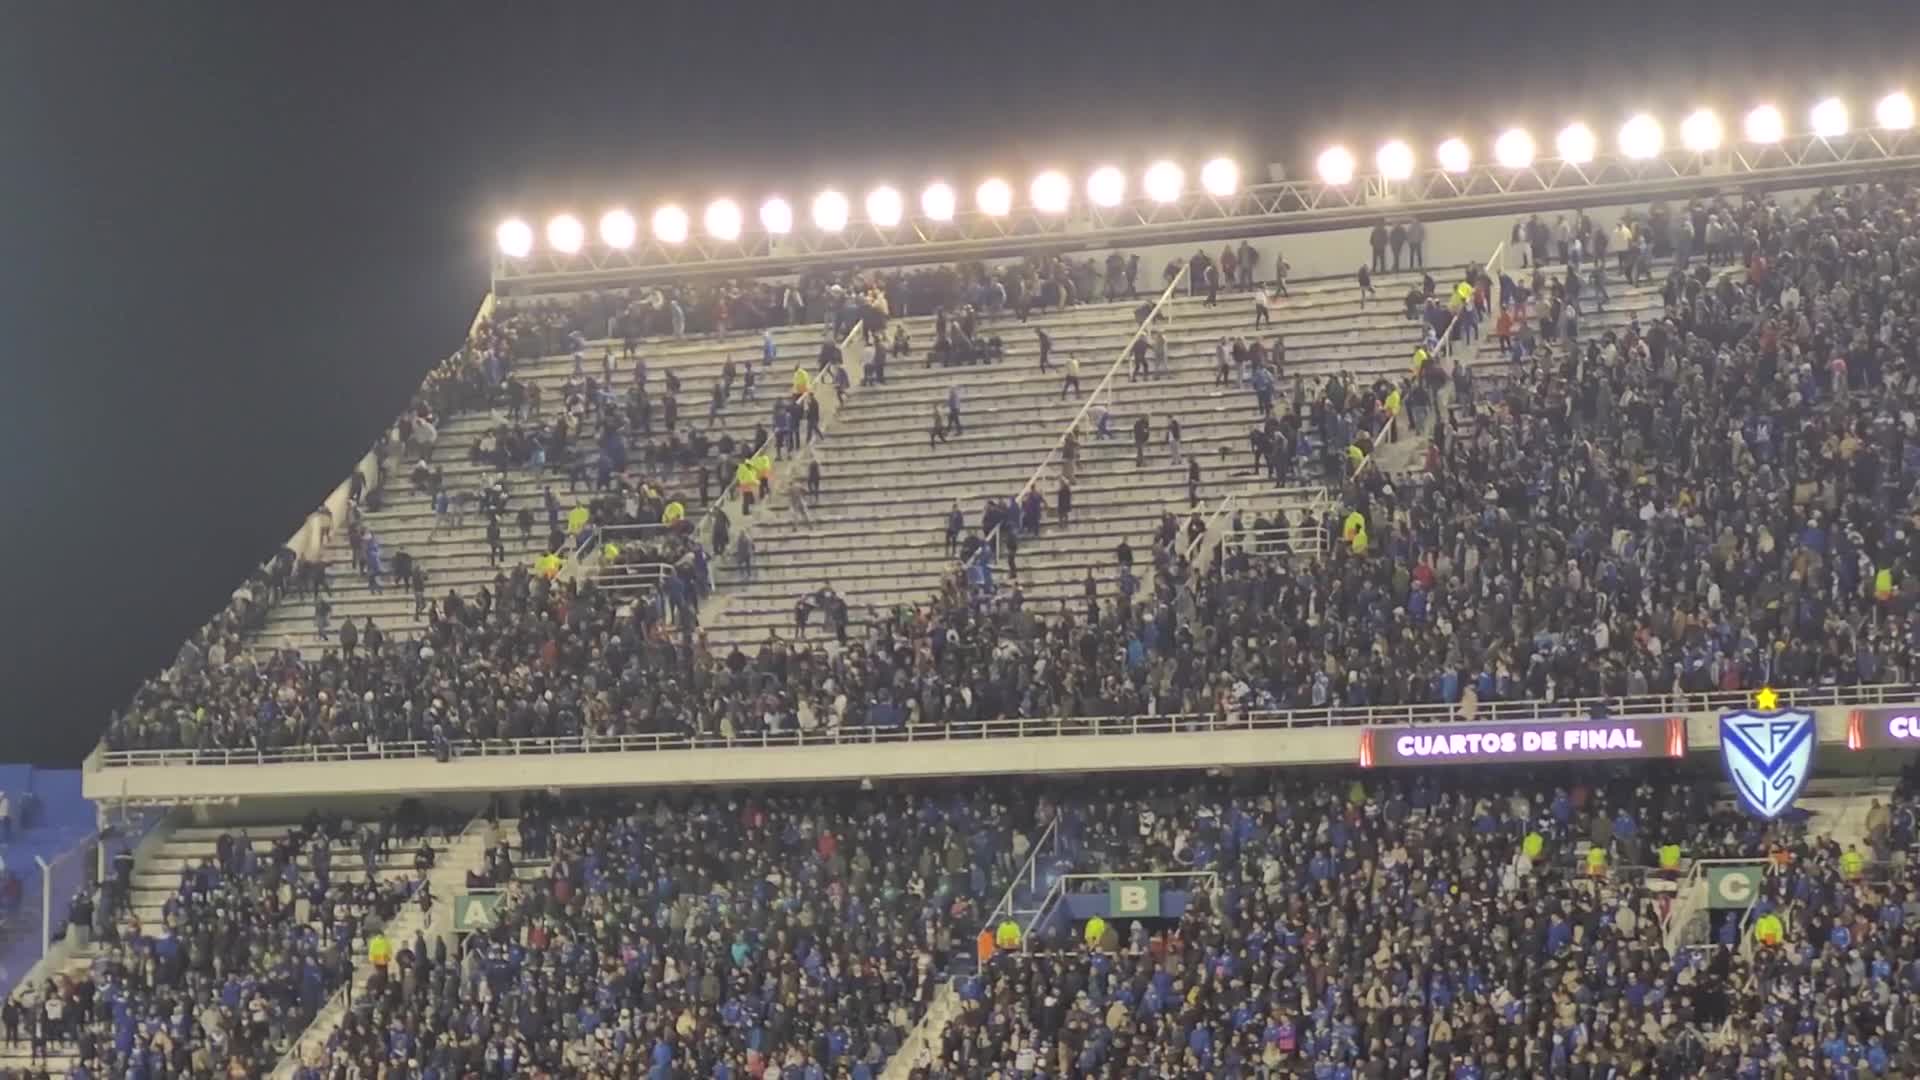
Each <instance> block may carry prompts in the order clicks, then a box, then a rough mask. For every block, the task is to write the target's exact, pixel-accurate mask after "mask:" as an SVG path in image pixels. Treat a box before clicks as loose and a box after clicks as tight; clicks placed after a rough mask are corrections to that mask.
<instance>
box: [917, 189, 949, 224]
mask: <svg viewBox="0 0 1920 1080" xmlns="http://www.w3.org/2000/svg"><path fill="white" fill-rule="evenodd" d="M957 202H958V200H957V199H956V198H955V197H954V194H953V188H952V187H951V186H949V185H947V184H945V183H942V182H941V181H938V180H936V181H934V182H933V183H931V184H928V185H927V188H926V190H925V191H922V192H921V193H920V212H921V213H923V214H925V215H927V217H929V218H931V219H933V220H934V221H952V220H953V208H954V206H955V204H956V203H957Z"/></svg>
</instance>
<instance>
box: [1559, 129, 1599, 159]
mask: <svg viewBox="0 0 1920 1080" xmlns="http://www.w3.org/2000/svg"><path fill="white" fill-rule="evenodd" d="M1553 149H1554V151H1555V152H1556V153H1558V154H1559V155H1560V160H1561V161H1564V162H1566V163H1567V164H1569V165H1585V164H1587V163H1588V162H1590V161H1592V160H1593V155H1595V154H1596V153H1599V151H1600V140H1599V138H1598V137H1596V136H1595V135H1594V133H1593V129H1592V128H1590V127H1588V126H1587V125H1585V124H1582V123H1577V122H1576V123H1572V124H1568V125H1567V126H1566V127H1563V128H1561V129H1560V134H1558V135H1555V136H1554V137H1553Z"/></svg>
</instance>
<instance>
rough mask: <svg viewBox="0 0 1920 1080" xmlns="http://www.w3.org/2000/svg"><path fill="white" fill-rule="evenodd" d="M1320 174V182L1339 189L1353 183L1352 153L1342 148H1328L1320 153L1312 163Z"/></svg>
mask: <svg viewBox="0 0 1920 1080" xmlns="http://www.w3.org/2000/svg"><path fill="white" fill-rule="evenodd" d="M1314 167H1315V168H1317V169H1318V170H1319V172H1320V182H1321V183H1323V184H1329V185H1331V186H1333V187H1340V186H1342V185H1345V184H1349V183H1352V182H1353V151H1351V150H1348V149H1347V148H1346V147H1344V146H1329V147H1327V148H1326V149H1325V150H1322V151H1320V157H1319V158H1318V159H1317V160H1316V161H1315V162H1314Z"/></svg>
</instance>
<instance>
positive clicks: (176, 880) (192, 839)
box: [0, 825, 464, 1076]
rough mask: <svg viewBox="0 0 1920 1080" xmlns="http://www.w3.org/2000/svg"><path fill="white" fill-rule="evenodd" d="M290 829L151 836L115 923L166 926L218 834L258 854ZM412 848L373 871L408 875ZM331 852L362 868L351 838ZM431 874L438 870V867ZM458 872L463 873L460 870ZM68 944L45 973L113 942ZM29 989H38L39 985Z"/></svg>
mask: <svg viewBox="0 0 1920 1080" xmlns="http://www.w3.org/2000/svg"><path fill="white" fill-rule="evenodd" d="M160 828H161V829H163V830H166V829H167V826H165V825H162V826H160ZM288 829H289V827H288V826H254V827H250V828H243V827H238V826H236V827H232V828H220V827H207V826H178V827H174V828H172V829H171V830H168V831H166V832H164V834H163V835H160V836H157V837H155V838H154V842H153V843H152V845H151V846H148V847H146V848H145V851H144V855H143V857H140V858H138V860H137V861H136V862H135V864H134V868H133V877H132V880H131V888H130V890H129V905H128V911H127V912H126V913H124V914H123V915H122V917H121V919H120V923H119V925H120V929H121V932H122V934H123V936H124V935H125V934H126V933H129V932H131V931H132V930H133V928H134V925H135V922H136V921H137V923H138V925H139V927H140V928H141V932H143V933H147V934H153V933H156V932H157V931H158V930H159V928H160V927H162V926H164V925H165V921H166V920H165V917H164V909H165V905H166V902H167V900H168V899H169V898H171V897H172V896H173V895H174V894H175V893H176V892H177V891H178V889H179V887H180V876H181V874H182V872H184V871H185V870H186V869H188V868H189V867H193V866H198V865H199V864H200V862H201V860H203V859H212V858H213V857H214V855H215V853H216V851H217V850H218V842H219V839H220V836H221V834H223V833H232V834H233V835H234V836H235V837H236V838H245V839H246V840H247V841H248V842H249V843H250V844H251V846H252V847H253V849H254V850H255V851H256V852H260V853H263V854H264V853H266V852H269V851H271V850H272V848H273V844H274V842H275V841H276V840H278V839H280V838H281V837H282V836H284V835H285V834H286V833H287V831H288ZM433 846H434V847H435V851H436V854H437V855H438V857H439V858H438V866H446V865H447V864H448V863H450V862H452V861H453V860H450V859H448V858H447V857H446V854H447V851H446V846H445V843H444V842H440V843H436V844H434V845H433ZM415 850H417V848H409V849H405V850H401V849H400V848H398V847H397V846H396V847H393V848H391V849H390V850H389V851H388V852H386V853H385V854H384V855H383V856H382V858H381V859H380V861H379V862H378V863H377V864H376V872H377V873H378V874H379V875H380V876H381V877H383V878H384V877H387V876H389V875H392V874H412V873H413V854H414V851H415ZM332 853H333V866H334V868H335V872H336V873H342V874H352V875H355V876H358V875H359V874H360V873H361V872H362V866H363V864H362V862H361V857H360V853H359V852H358V851H357V850H355V849H354V847H353V845H352V843H351V842H350V841H344V840H343V841H338V842H336V843H335V844H334V845H333V852H332ZM299 861H300V864H301V865H302V866H306V865H308V859H307V856H306V855H304V854H303V855H301V856H300V860H299ZM435 872H436V873H438V867H436V871H435ZM459 873H461V874H464V870H462V871H459ZM434 886H435V889H436V891H437V890H438V889H439V887H440V882H439V881H437V880H436V881H435V882H434ZM306 904H307V901H306V900H304V899H301V900H298V901H297V906H296V909H295V910H296V914H297V917H299V918H301V919H303V920H304V918H305V908H306ZM65 910H66V909H65V907H64V906H63V907H62V908H61V909H60V912H61V913H62V914H64V913H65ZM406 911H407V912H414V911H415V909H414V908H412V907H409V908H407V909H406ZM406 917H407V916H406V914H405V913H403V914H402V916H401V918H402V919H404V918H406ZM397 921H398V920H396V922H397ZM69 933H71V931H69ZM407 936H408V938H409V939H411V937H412V930H410V929H409V930H408V931H407ZM68 944H69V946H70V948H69V949H68V951H67V953H66V957H65V959H64V960H62V961H61V962H60V963H58V964H57V965H56V966H55V967H54V969H53V970H52V971H51V972H47V973H46V974H49V975H55V976H65V977H69V978H80V977H84V976H85V975H86V974H87V972H88V971H89V969H90V968H91V967H92V965H93V961H94V959H95V958H96V957H97V956H99V955H100V953H101V951H102V949H103V948H112V946H102V945H100V944H98V943H94V942H87V941H73V942H69V943H68ZM23 989H28V988H23ZM30 989H31V990H33V991H36V992H37V990H38V987H32V988H30ZM72 1050H73V1044H72V1043H67V1044H65V1045H64V1046H54V1047H51V1048H50V1051H51V1052H50V1055H49V1056H48V1057H47V1058H46V1059H45V1068H46V1069H47V1071H48V1072H49V1073H51V1074H53V1075H56V1076H62V1075H65V1074H66V1073H67V1071H68V1070H70V1069H71V1068H72V1067H73V1066H74V1065H76V1064H78V1059H77V1058H76V1057H75V1056H74V1055H73V1053H72ZM30 1058H31V1054H30V1052H29V1049H28V1046H27V1044H26V1043H25V1042H22V1043H21V1044H20V1045H19V1046H17V1047H11V1048H8V1047H3V1046H0V1076H9V1075H14V1074H16V1073H18V1072H23V1071H26V1070H27V1069H28V1068H29V1067H30V1065H31V1064H32V1062H31V1060H30Z"/></svg>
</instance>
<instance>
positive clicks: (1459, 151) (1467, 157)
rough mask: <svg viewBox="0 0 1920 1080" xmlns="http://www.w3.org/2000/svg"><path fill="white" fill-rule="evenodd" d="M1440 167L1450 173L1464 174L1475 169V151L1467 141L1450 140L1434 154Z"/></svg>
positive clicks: (1441, 145) (1442, 144)
mask: <svg viewBox="0 0 1920 1080" xmlns="http://www.w3.org/2000/svg"><path fill="white" fill-rule="evenodd" d="M1433 156H1434V159H1435V160H1437V161H1439V162H1440V167H1441V168H1442V169H1445V170H1446V171H1448V172H1450V173H1463V172H1466V171H1467V170H1468V169H1470V168H1472V167H1473V149H1472V148H1471V147H1469V146H1468V145H1467V140H1465V139H1448V140H1447V141H1446V142H1443V143H1441V144H1440V148H1439V149H1437V150H1435V151H1434V152H1433Z"/></svg>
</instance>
